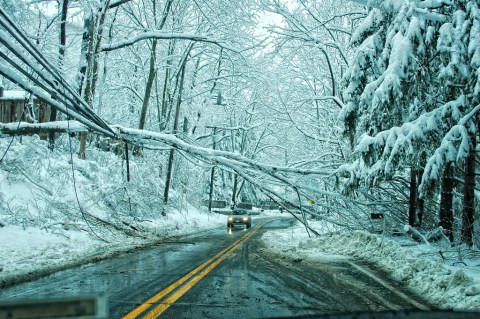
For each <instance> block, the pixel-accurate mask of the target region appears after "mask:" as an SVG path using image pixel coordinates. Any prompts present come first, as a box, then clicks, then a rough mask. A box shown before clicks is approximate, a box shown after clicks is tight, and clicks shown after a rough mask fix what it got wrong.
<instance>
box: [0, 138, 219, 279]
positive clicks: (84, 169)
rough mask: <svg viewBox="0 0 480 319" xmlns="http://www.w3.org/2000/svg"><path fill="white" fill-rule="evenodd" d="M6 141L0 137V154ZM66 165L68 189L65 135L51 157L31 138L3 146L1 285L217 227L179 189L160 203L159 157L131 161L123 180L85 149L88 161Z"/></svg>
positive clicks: (112, 160) (116, 165)
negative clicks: (73, 174) (127, 177)
mask: <svg viewBox="0 0 480 319" xmlns="http://www.w3.org/2000/svg"><path fill="white" fill-rule="evenodd" d="M62 139H63V140H62ZM10 140H11V139H10V138H0V150H1V152H2V154H0V156H3V154H4V152H5V150H7V148H8V144H9V143H10ZM76 140H77V139H74V138H73V139H72V143H76ZM73 148H74V149H76V146H75V145H74V146H73ZM73 163H74V165H73V167H74V172H75V185H74V179H73V176H72V165H71V158H70V153H69V147H68V140H67V139H66V137H65V136H63V137H60V136H59V137H58V142H57V148H56V150H55V151H54V152H51V151H50V150H48V145H47V142H46V141H44V140H40V139H39V138H38V137H35V136H34V137H24V138H23V140H22V142H21V143H19V142H18V139H15V140H14V142H13V143H12V145H11V147H10V148H9V149H8V152H7V153H6V156H5V158H4V160H3V161H2V163H0V243H1V244H0V256H1V259H0V287H1V286H4V285H8V284H11V283H13V282H18V281H22V280H24V279H28V278H33V277H36V276H39V275H42V274H45V273H49V272H53V271H56V270H59V269H63V268H66V267H71V266H73V265H78V264H82V263H86V262H90V261H94V260H98V259H102V258H106V257H109V256H112V255H114V254H117V253H119V252H124V251H128V250H131V249H134V248H137V247H142V246H145V245H149V244H152V243H155V242H158V241H160V240H162V239H164V238H167V237H171V236H177V235H184V234H189V233H193V232H198V231H201V230H204V229H208V228H214V227H218V226H223V225H224V222H225V220H224V216H221V215H217V214H211V213H208V212H206V210H204V211H201V210H199V209H197V208H195V207H194V206H192V204H191V202H190V198H187V196H186V194H187V192H184V191H181V192H178V191H177V192H176V191H174V190H172V191H171V192H170V195H171V196H170V201H169V203H170V205H169V206H168V207H165V206H164V205H163V177H161V176H160V175H161V174H160V172H158V169H159V168H158V166H159V164H158V154H154V153H151V154H149V153H148V152H147V151H145V154H144V156H143V157H140V158H132V159H131V163H130V171H131V180H130V182H127V181H126V177H125V176H124V174H125V161H124V159H123V158H122V157H121V156H117V155H114V154H113V153H110V152H103V151H99V150H98V149H96V148H94V147H91V148H89V149H88V153H87V160H79V159H77V156H76V154H74V155H73ZM156 170H157V172H156ZM187 173H188V171H187ZM183 182H185V181H184V180H182V183H183ZM185 184H186V185H187V183H185ZM182 185H183V184H182ZM74 186H75V187H74ZM177 189H179V188H177ZM76 193H77V194H78V201H77V197H76Z"/></svg>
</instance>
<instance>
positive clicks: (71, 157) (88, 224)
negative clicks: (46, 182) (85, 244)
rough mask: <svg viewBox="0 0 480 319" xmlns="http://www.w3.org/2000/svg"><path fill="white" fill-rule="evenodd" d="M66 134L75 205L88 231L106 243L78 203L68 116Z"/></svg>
mask: <svg viewBox="0 0 480 319" xmlns="http://www.w3.org/2000/svg"><path fill="white" fill-rule="evenodd" d="M67 134H68V145H69V148H70V163H71V167H72V178H73V189H74V190H75V198H76V200H77V205H78V209H79V210H80V213H81V214H82V218H83V220H84V221H85V223H86V224H87V226H88V228H89V229H90V231H91V232H92V234H93V235H95V237H97V238H98V239H100V240H101V241H104V242H106V243H110V242H109V241H108V240H106V239H105V238H103V237H100V236H99V235H98V234H97V233H96V232H95V231H94V230H93V228H92V226H91V225H90V223H89V222H88V221H87V218H86V217H85V212H84V211H83V209H82V205H81V204H80V199H79V198H78V192H77V182H76V179H75V166H74V164H73V150H72V137H71V135H70V134H71V132H70V119H69V118H68V119H67Z"/></svg>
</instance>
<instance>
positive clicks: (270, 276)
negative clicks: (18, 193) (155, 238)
mask: <svg viewBox="0 0 480 319" xmlns="http://www.w3.org/2000/svg"><path fill="white" fill-rule="evenodd" d="M292 223H293V220H290V219H280V220H273V221H269V222H267V223H266V224H265V225H264V226H263V227H260V226H261V225H262V224H263V221H262V220H261V219H258V220H256V221H255V220H254V221H253V227H252V228H251V229H248V230H246V229H244V228H234V229H233V230H231V229H230V230H227V229H226V228H221V229H216V230H212V231H206V232H203V233H199V234H196V235H194V236H188V237H184V238H181V239H178V240H173V241H170V242H168V243H164V244H161V245H158V246H156V247H151V248H149V249H145V250H143V251H136V252H132V253H129V254H125V255H122V256H120V257H117V258H114V259H111V260H105V261H102V262H100V263H97V264H91V265H85V266H82V267H78V268H75V269H70V270H66V271H62V272H59V273H57V274H54V275H51V276H49V277H45V278H42V279H39V280H36V281H33V282H30V283H26V284H23V285H19V286H15V287H10V288H7V289H3V290H1V291H0V299H1V300H7V299H12V298H28V297H31V298H39V297H47V296H74V295H91V294H95V295H99V294H103V295H106V296H107V297H108V300H109V304H110V318H122V317H124V316H126V315H127V317H125V318H137V317H138V318H143V316H145V315H146V314H148V313H149V312H150V311H152V310H153V309H159V311H160V310H161V312H158V313H159V314H160V317H161V318H233V317H235V318H238V317H241V318H266V317H272V316H291V315H304V314H318V313H335V312H349V311H361V310H386V309H412V308H415V305H414V304H412V303H411V302H409V299H408V298H402V297H401V295H400V296H399V294H398V293H395V291H392V290H390V289H388V285H387V286H385V285H382V284H381V283H379V282H378V281H376V280H374V279H372V277H370V276H368V272H372V273H376V274H377V276H384V275H383V274H381V273H379V272H378V270H375V269H373V268H372V266H369V265H366V264H362V263H359V262H356V264H359V267H360V268H358V269H357V268H356V267H352V264H351V263H349V262H347V261H344V260H343V261H342V260H339V261H334V262H332V261H328V262H315V263H314V262H310V261H299V260H290V259H288V258H282V257H279V256H277V255H275V254H272V253H271V252H270V251H268V250H266V249H265V248H264V247H263V246H262V244H261V241H260V240H258V239H259V238H260V237H261V235H262V233H264V232H266V231H268V230H269V229H272V228H288V227H289V226H290V225H291V224H292ZM359 269H360V270H359ZM363 269H366V270H367V272H364V271H362V270H363ZM386 281H388V280H386ZM394 285H395V287H397V289H399V290H402V288H398V284H394ZM403 293H404V294H406V295H409V293H408V292H406V291H403ZM153 297H158V298H153ZM414 298H416V299H418V298H417V297H414ZM417 306H418V305H417ZM135 309H137V310H135ZM132 311H133V312H132ZM135 311H136V312H135ZM154 317H156V316H153V315H152V316H151V318H154ZM147 318H148V317H147Z"/></svg>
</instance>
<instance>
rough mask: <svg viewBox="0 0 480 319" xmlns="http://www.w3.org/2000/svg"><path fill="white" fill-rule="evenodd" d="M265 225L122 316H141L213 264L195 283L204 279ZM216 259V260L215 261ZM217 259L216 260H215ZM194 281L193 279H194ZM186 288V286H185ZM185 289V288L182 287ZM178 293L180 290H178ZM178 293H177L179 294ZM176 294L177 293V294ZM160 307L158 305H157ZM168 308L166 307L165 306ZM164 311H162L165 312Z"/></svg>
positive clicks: (130, 317) (129, 317) (125, 318)
mask: <svg viewBox="0 0 480 319" xmlns="http://www.w3.org/2000/svg"><path fill="white" fill-rule="evenodd" d="M263 225H265V223H263V224H261V225H259V226H257V227H256V228H255V229H254V230H252V232H250V233H249V234H248V235H246V236H244V237H242V238H240V239H239V240H237V241H236V242H234V243H233V244H231V245H230V246H228V247H227V248H225V249H223V250H222V251H220V252H219V253H218V254H216V255H215V256H213V257H212V258H210V259H209V260H207V261H205V262H204V263H202V264H201V265H200V266H198V267H197V268H195V269H194V270H192V271H191V272H189V273H188V274H186V275H185V276H183V277H182V278H180V279H179V280H178V281H176V282H174V283H173V284H171V285H170V286H168V287H167V288H165V289H164V290H162V291H160V292H159V293H157V294H156V295H154V296H153V297H151V298H149V299H148V300H147V301H145V302H144V303H143V304H141V305H140V306H138V307H137V308H135V309H134V310H132V311H131V312H130V313H128V314H127V315H125V316H124V317H122V319H134V318H136V317H137V316H139V315H140V314H141V313H143V312H144V311H145V310H147V309H148V308H149V307H151V306H152V305H153V304H155V303H156V302H158V301H159V300H161V299H162V298H164V297H165V296H166V295H167V294H169V293H170V292H172V291H173V290H174V289H176V288H178V287H179V286H180V285H182V284H183V283H185V282H186V281H187V280H189V279H190V278H191V277H193V276H194V275H195V274H196V273H198V272H199V271H201V270H202V269H204V268H205V267H207V266H208V265H209V264H212V265H210V267H211V266H213V265H214V266H213V267H211V268H210V267H207V268H206V269H205V270H204V272H205V271H206V270H207V269H209V270H208V271H206V272H205V274H204V275H203V276H201V274H202V273H203V272H202V273H201V274H200V275H199V277H200V276H201V277H200V278H199V279H198V280H196V281H195V283H197V282H198V281H200V279H202V278H203V277H204V276H205V275H206V274H207V273H208V272H210V271H211V270H212V269H213V268H215V267H216V266H217V265H218V264H219V263H220V262H221V261H222V260H223V259H224V258H225V255H226V253H229V252H230V251H233V250H235V249H236V248H237V247H238V246H240V245H241V244H242V243H243V242H245V241H246V240H247V239H248V238H250V237H251V236H252V235H253V234H254V233H255V232H256V231H257V230H258V229H260V227H262V226H263ZM215 260H216V261H215ZM214 261H215V262H214ZM192 281H193V280H192ZM193 285H194V284H192V285H191V286H190V287H189V288H188V289H186V290H185V291H184V292H183V293H182V294H180V295H179V296H178V298H180V296H181V295H183V294H184V293H185V292H186V291H188V290H189V289H190V288H191V287H193ZM184 288H185V287H184ZM182 290H183V288H182ZM177 293H178V292H177ZM177 293H176V294H177ZM176 294H175V295H176ZM178 298H176V299H175V300H177V299H178ZM157 307H158V306H157ZM167 308H168V307H167ZM155 309H156V308H155ZM165 310H166V308H165ZM165 310H163V311H165ZM163 311H162V312H163ZM144 318H149V317H144Z"/></svg>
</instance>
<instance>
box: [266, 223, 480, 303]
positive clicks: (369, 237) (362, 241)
mask: <svg viewBox="0 0 480 319" xmlns="http://www.w3.org/2000/svg"><path fill="white" fill-rule="evenodd" d="M322 225H324V223H323V224H317V223H311V226H312V227H313V228H314V229H317V228H320V229H322V228H324V226H322ZM262 239H263V241H264V243H265V245H267V246H268V247H269V248H270V249H274V250H276V251H277V252H279V253H281V254H285V255H288V256H291V257H295V258H298V257H301V258H306V259H307V258H310V259H315V260H325V259H328V258H331V257H335V255H343V256H351V257H354V258H359V259H364V260H368V261H370V262H373V263H375V264H376V265H378V266H379V267H381V268H383V269H384V270H385V271H386V272H388V273H389V274H391V276H392V278H394V279H395V280H398V281H402V282H404V283H406V284H407V286H408V287H410V288H411V289H412V290H413V291H415V292H416V293H418V294H419V295H422V296H423V297H424V298H426V299H427V300H429V301H430V302H432V303H433V304H435V305H437V306H438V307H440V308H444V309H462V310H478V309H480V265H478V264H479V263H478V259H476V260H472V261H471V262H469V261H465V260H464V261H463V262H462V263H461V265H458V264H457V265H456V266H451V265H447V264H446V263H445V262H443V261H442V259H441V258H440V254H438V250H437V251H435V249H436V248H435V247H433V246H428V247H427V246H424V245H415V246H412V243H410V245H409V246H407V247H402V246H401V244H400V243H401V242H402V239H395V238H385V237H382V236H381V235H375V234H370V233H368V232H362V231H355V232H342V233H335V234H332V233H330V234H327V233H325V232H324V234H323V235H322V236H321V237H318V238H309V237H308V235H307V234H306V233H305V230H304V228H303V227H302V226H301V225H297V226H295V229H294V230H292V231H287V232H285V231H284V230H283V231H272V232H268V233H266V234H264V235H263V237H262ZM403 240H405V239H403ZM437 256H438V257H437ZM439 259H440V260H439Z"/></svg>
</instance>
